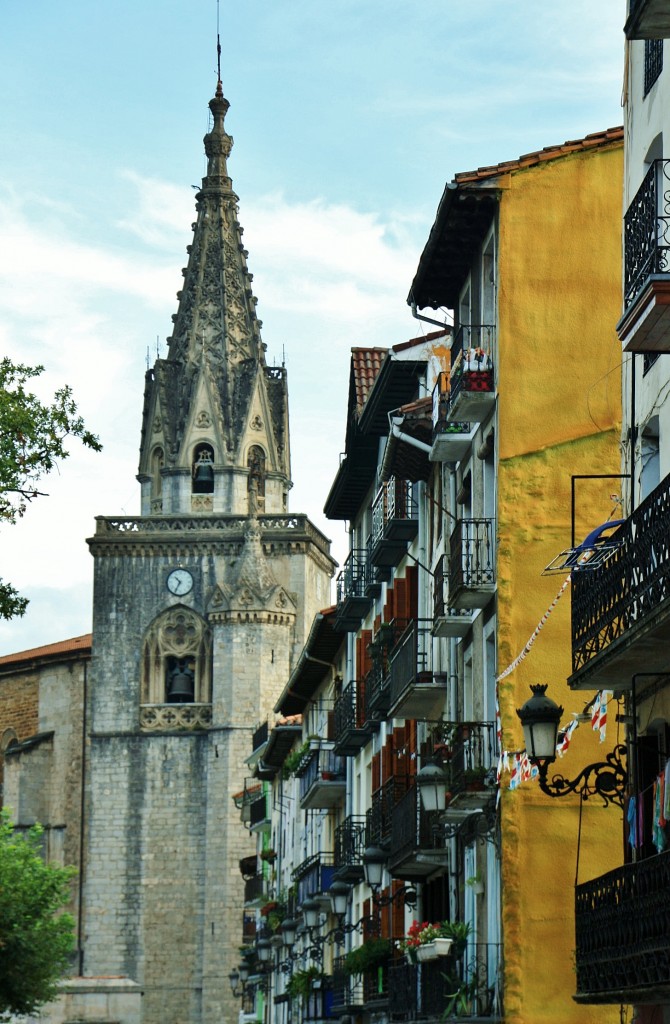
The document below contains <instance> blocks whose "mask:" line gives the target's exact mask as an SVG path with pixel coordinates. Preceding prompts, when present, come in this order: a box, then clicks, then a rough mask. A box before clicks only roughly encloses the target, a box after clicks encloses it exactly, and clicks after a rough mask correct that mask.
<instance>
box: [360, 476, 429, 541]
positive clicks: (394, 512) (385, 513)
mask: <svg viewBox="0 0 670 1024" xmlns="http://www.w3.org/2000/svg"><path fill="white" fill-rule="evenodd" d="M417 517H418V506H417V503H416V499H415V497H414V489H413V487H412V484H411V483H409V481H407V480H399V479H397V477H394V476H392V477H391V478H390V480H388V481H386V482H385V483H383V484H381V486H380V488H379V490H378V491H377V493H376V495H375V497H374V500H373V502H372V536H371V540H372V544H373V545H374V544H376V543H377V542H378V541H379V540H382V539H383V537H384V527H385V526H386V524H387V523H388V522H389V521H390V520H393V519H400V520H405V519H416V518H417Z"/></svg>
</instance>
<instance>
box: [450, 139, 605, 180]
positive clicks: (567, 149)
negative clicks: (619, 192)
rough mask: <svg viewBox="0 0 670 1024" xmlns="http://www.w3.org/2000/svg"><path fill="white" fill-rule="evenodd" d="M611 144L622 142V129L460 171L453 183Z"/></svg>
mask: <svg viewBox="0 0 670 1024" xmlns="http://www.w3.org/2000/svg"><path fill="white" fill-rule="evenodd" d="M613 142H623V128H622V127H617V128H606V129H605V131H602V132H593V133H592V134H591V135H587V136H586V138H584V139H572V140H570V141H568V142H564V143H563V144H562V145H561V146H545V148H544V149H538V150H536V151H535V152H534V153H526V154H524V156H520V157H518V158H517V159H516V160H504V161H503V162H502V163H500V164H493V165H491V166H490V167H478V168H477V170H476V171H462V172H461V173H460V174H457V175H455V177H454V181H455V182H456V183H457V184H458V185H464V184H467V183H468V182H472V181H483V180H485V179H486V178H494V177H497V176H498V175H500V174H507V173H509V172H510V171H520V170H522V169H523V168H525V167H535V166H536V165H537V164H541V163H544V162H545V161H547V160H556V159H558V157H561V156H568V155H569V154H570V153H580V152H582V151H583V150H586V149H597V148H598V147H600V146H609V145H611V144H612V143H613Z"/></svg>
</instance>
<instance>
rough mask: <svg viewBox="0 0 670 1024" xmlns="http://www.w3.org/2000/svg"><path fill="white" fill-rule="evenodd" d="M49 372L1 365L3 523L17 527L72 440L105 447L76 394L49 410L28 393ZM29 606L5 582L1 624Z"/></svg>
mask: <svg viewBox="0 0 670 1024" xmlns="http://www.w3.org/2000/svg"><path fill="white" fill-rule="evenodd" d="M43 370H44V367H43V366H24V365H23V364H21V363H13V362H12V361H11V360H10V359H7V358H5V359H2V360H0V523H15V522H16V521H17V519H18V518H19V517H20V516H22V515H23V514H24V512H25V511H26V508H27V507H28V503H29V502H31V501H32V500H33V499H34V498H37V497H39V496H40V495H43V494H44V492H43V491H39V490H38V489H37V486H38V483H39V481H40V479H41V478H42V477H43V476H44V475H45V474H46V473H48V472H49V471H50V470H51V469H53V468H54V466H55V465H56V463H57V462H58V460H59V459H66V458H67V456H68V451H67V449H66V447H65V441H66V439H67V438H68V437H77V438H79V440H80V441H81V442H82V444H83V445H85V446H86V447H87V448H92V449H93V450H94V451H100V449H101V447H102V446H101V444H100V441H99V440H98V438H97V437H96V435H95V434H92V433H91V432H90V430H87V429H86V426H85V424H84V421H83V419H82V417H81V416H79V415H78V413H77V406H76V404H75V402H74V399H73V398H72V389H71V388H69V387H67V386H66V387H63V388H60V389H59V390H58V391H56V392H55V394H54V396H53V399H52V400H51V402H50V403H48V404H44V403H43V402H42V401H40V399H39V398H38V397H37V395H35V394H33V393H32V392H31V391H30V390H28V382H29V381H30V380H31V379H32V378H34V377H39V375H40V374H41V373H42V372H43ZM27 603H28V602H27V600H26V598H24V597H21V596H20V595H19V593H18V592H17V590H16V589H15V588H14V587H13V586H12V585H11V584H10V583H7V582H5V581H4V580H0V618H4V619H11V618H12V617H13V616H15V615H23V613H24V611H25V610H26V605H27Z"/></svg>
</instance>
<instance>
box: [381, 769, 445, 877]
mask: <svg viewBox="0 0 670 1024" xmlns="http://www.w3.org/2000/svg"><path fill="white" fill-rule="evenodd" d="M437 815H438V812H437V811H432V812H428V811H424V809H423V806H422V804H421V797H420V794H419V788H418V786H417V785H416V784H412V786H411V787H410V788H409V789H408V790H407V792H406V793H405V794H404V796H402V797H401V798H400V800H399V801H398V803H397V804H396V805H395V807H394V809H393V818H392V821H391V847H390V851H389V860H388V869H389V872H390V873H391V875H392V876H393V877H394V878H402V879H404V880H405V881H408V882H421V881H423V880H424V879H426V878H427V877H428V876H429V875H434V874H435V873H436V872H437V871H439V870H440V869H442V870H444V871H446V870H447V861H446V857H445V853H444V845H442V846H441V848H440V846H439V841H438V839H437V834H436V832H435V826H436V825H437Z"/></svg>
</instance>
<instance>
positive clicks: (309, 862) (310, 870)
mask: <svg viewBox="0 0 670 1024" xmlns="http://www.w3.org/2000/svg"><path fill="white" fill-rule="evenodd" d="M334 870H335V868H334V858H333V854H332V853H316V854H314V855H313V856H312V857H308V858H307V859H306V860H304V861H302V863H301V864H298V866H297V868H295V869H294V870H293V875H292V877H293V881H294V883H295V885H296V903H297V905H298V906H302V904H303V903H304V902H305V900H310V899H314V897H315V896H319V895H322V894H323V893H325V892H327V891H328V889H329V888H330V886H331V885H332V883H333V872H334Z"/></svg>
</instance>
